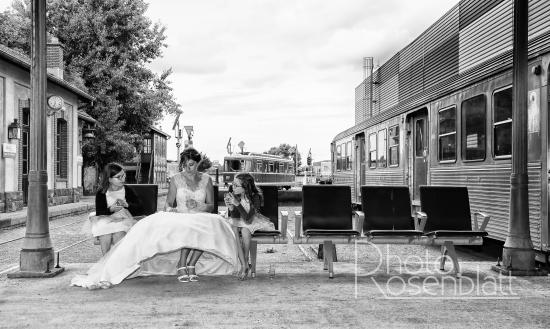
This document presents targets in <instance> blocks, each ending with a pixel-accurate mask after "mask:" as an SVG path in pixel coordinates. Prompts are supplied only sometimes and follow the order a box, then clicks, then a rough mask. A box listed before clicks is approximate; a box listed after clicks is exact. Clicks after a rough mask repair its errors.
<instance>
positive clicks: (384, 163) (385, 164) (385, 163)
mask: <svg viewBox="0 0 550 329" xmlns="http://www.w3.org/2000/svg"><path fill="white" fill-rule="evenodd" d="M380 133H383V136H382V137H383V138H384V139H383V142H384V144H383V145H380V144H381V142H382V140H381V139H380ZM376 138H377V140H376V145H377V147H376V151H377V154H376V156H377V163H376V167H378V168H387V167H388V130H387V129H386V128H383V129H380V130H378V133H377V137H376ZM382 151H383V152H384V154H383V156H384V160H381V156H382V154H381V153H382Z"/></svg>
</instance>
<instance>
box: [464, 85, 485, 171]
mask: <svg viewBox="0 0 550 329" xmlns="http://www.w3.org/2000/svg"><path fill="white" fill-rule="evenodd" d="M486 122H487V111H486V108H485V95H478V96H476V97H473V98H470V99H467V100H465V101H464V102H462V159H464V160H467V161H480V160H481V161H482V160H485V151H486V148H487V146H486V135H487V132H486Z"/></svg>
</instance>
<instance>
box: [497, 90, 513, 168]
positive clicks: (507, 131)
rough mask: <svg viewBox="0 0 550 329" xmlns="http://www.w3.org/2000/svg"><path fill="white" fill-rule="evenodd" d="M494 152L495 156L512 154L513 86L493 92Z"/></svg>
mask: <svg viewBox="0 0 550 329" xmlns="http://www.w3.org/2000/svg"><path fill="white" fill-rule="evenodd" d="M493 120H494V121H493V139H494V140H493V152H494V156H495V158H499V157H510V156H511V155H512V88H507V89H504V90H500V91H496V92H495V93H494V94H493Z"/></svg>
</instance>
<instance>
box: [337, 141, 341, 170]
mask: <svg viewBox="0 0 550 329" xmlns="http://www.w3.org/2000/svg"><path fill="white" fill-rule="evenodd" d="M336 170H338V171H340V170H342V145H338V146H337V147H336Z"/></svg>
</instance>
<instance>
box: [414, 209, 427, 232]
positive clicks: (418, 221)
mask: <svg viewBox="0 0 550 329" xmlns="http://www.w3.org/2000/svg"><path fill="white" fill-rule="evenodd" d="M415 217H416V218H415V221H414V229H415V230H417V231H422V232H424V226H426V222H427V221H428V215H427V214H426V213H425V212H423V211H417V212H416V215H415Z"/></svg>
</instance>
